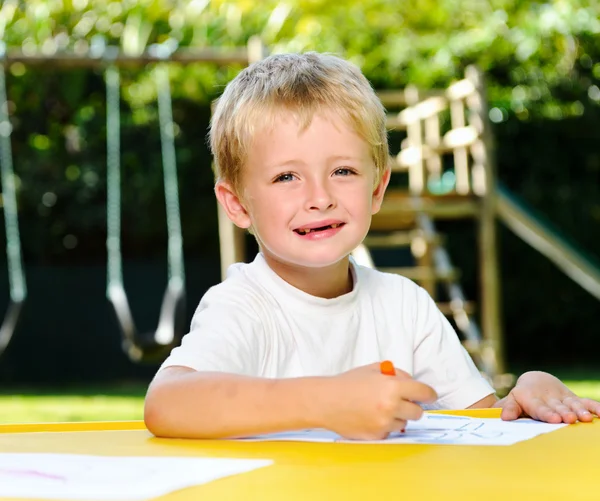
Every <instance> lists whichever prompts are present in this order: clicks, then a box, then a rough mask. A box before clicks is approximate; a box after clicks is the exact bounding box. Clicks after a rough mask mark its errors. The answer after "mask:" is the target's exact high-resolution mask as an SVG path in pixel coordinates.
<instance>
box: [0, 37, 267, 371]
mask: <svg viewBox="0 0 600 501" xmlns="http://www.w3.org/2000/svg"><path fill="white" fill-rule="evenodd" d="M171 42H172V41H167V42H165V43H163V44H160V45H153V46H150V47H149V48H148V50H146V51H145V52H143V53H142V54H134V55H132V54H124V53H122V52H120V51H119V50H118V48H116V47H107V46H105V45H104V43H103V41H102V39H95V40H94V41H93V43H92V46H91V48H90V51H89V53H86V54H74V53H56V54H51V55H48V54H33V55H32V54H24V53H23V52H22V51H19V50H15V51H9V52H7V51H6V50H5V47H4V46H3V45H1V46H0V149H1V152H0V167H1V174H2V195H3V199H4V217H5V228H6V236H7V239H6V240H7V262H8V271H9V282H10V284H9V285H10V298H11V300H10V304H9V306H8V310H7V312H6V314H5V318H4V321H3V324H2V327H1V328H0V354H1V353H2V352H3V351H4V350H5V349H6V347H7V345H8V343H9V342H10V340H11V338H12V336H13V334H14V332H15V329H16V327H17V324H18V320H19V316H20V313H21V311H22V307H23V304H24V302H25V300H26V298H27V289H26V281H25V273H24V269H23V264H22V255H21V244H20V236H19V226H18V217H17V203H16V193H15V184H14V172H13V161H12V160H13V159H12V151H11V143H10V134H11V130H12V127H11V124H10V120H9V116H8V113H7V110H8V106H7V105H6V103H7V102H8V96H7V93H6V84H5V68H6V66H7V65H9V64H12V63H15V62H18V63H22V64H24V65H27V66H51V67H55V68H56V67H62V68H68V69H73V68H88V69H96V70H102V71H103V72H104V75H105V81H106V111H107V113H106V115H107V123H106V129H107V137H106V145H107V156H106V170H107V203H106V207H107V240H106V249H107V285H106V296H107V299H108V300H109V302H110V304H111V305H112V307H113V310H114V312H115V315H116V319H117V322H118V324H119V326H120V329H121V334H122V338H123V343H122V344H123V350H124V351H125V353H126V354H127V356H128V357H129V358H130V359H131V360H132V361H134V362H145V361H149V362H157V361H160V359H161V358H163V357H164V356H166V354H167V353H168V351H169V350H170V349H171V348H172V347H173V346H174V345H175V344H176V343H178V342H179V341H180V340H181V337H182V336H183V335H184V334H185V332H186V329H187V325H186V316H185V301H186V291H185V272H184V259H183V236H182V234H181V219H180V213H179V193H178V185H177V166H176V152H175V144H174V138H175V135H174V130H173V117H172V101H171V92H170V84H169V76H168V63H177V64H191V63H208V62H210V63H215V64H218V65H227V64H242V65H248V64H250V63H251V62H252V61H255V60H257V59H260V58H262V57H264V47H263V44H262V42H261V41H260V40H259V39H258V38H252V39H250V40H249V42H248V45H247V47H245V48H236V49H215V48H210V49H177V48H176V45H174V44H173V43H171ZM146 65H155V67H154V68H153V69H154V78H155V84H156V88H157V96H158V115H159V125H160V138H161V154H162V163H163V174H164V194H165V205H166V215H167V236H168V244H167V245H168V249H167V250H168V252H167V260H168V274H169V277H168V283H167V288H166V290H165V293H164V296H163V302H162V306H161V311H160V315H159V319H158V325H157V328H156V329H155V330H154V331H153V332H149V333H140V332H138V330H137V328H136V325H135V321H134V318H133V315H132V313H131V309H130V306H129V300H128V296H127V291H126V290H125V286H124V283H123V271H122V268H123V263H122V253H121V162H120V157H121V144H120V123H121V118H120V108H119V103H120V89H119V87H120V75H119V67H121V66H128V67H131V66H137V67H140V66H146Z"/></svg>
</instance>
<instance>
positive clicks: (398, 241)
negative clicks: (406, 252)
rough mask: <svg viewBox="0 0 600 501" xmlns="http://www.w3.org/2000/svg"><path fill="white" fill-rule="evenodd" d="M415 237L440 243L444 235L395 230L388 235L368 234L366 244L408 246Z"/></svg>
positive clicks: (373, 245)
mask: <svg viewBox="0 0 600 501" xmlns="http://www.w3.org/2000/svg"><path fill="white" fill-rule="evenodd" d="M415 238H421V239H423V240H425V242H426V243H428V244H431V245H440V243H441V242H442V237H441V236H440V235H437V234H436V235H433V236H428V235H424V234H423V233H422V232H419V231H395V232H393V233H390V234H388V235H367V237H366V238H365V240H364V244H365V245H366V246H367V247H377V248H389V247H408V246H409V245H411V244H412V242H413V241H414V239H415Z"/></svg>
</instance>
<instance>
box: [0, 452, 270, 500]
mask: <svg viewBox="0 0 600 501" xmlns="http://www.w3.org/2000/svg"><path fill="white" fill-rule="evenodd" d="M271 463H272V461H270V460H262V459H211V458H179V457H107V456H85V455H75V454H28V453H27V454H25V453H23V454H21V453H17V454H0V497H17V498H19V497H24V498H40V499H77V500H102V501H110V500H119V501H129V500H131V501H137V500H145V499H150V498H154V497H156V496H162V495H164V494H167V493H169V492H172V491H175V490H178V489H182V488H184V487H189V486H192V485H198V484H204V483H207V482H210V481H212V480H216V479H218V478H222V477H227V476H229V475H236V474H238V473H245V472H248V471H251V470H254V469H257V468H261V467H263V466H267V465H269V464H271Z"/></svg>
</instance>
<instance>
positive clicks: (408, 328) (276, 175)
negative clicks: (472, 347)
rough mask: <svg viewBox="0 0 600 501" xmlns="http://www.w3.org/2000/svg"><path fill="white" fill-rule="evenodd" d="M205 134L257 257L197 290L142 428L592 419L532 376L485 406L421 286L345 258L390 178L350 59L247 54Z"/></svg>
mask: <svg viewBox="0 0 600 501" xmlns="http://www.w3.org/2000/svg"><path fill="white" fill-rule="evenodd" d="M210 142H211V147H212V150H213V154H214V157H215V165H216V173H217V183H216V186H215V193H216V196H217V199H218V201H219V203H220V204H221V205H222V206H223V208H224V210H225V211H226V213H227V215H228V216H229V218H230V219H231V221H233V223H235V224H236V225H237V226H239V227H241V228H245V229H249V230H250V231H251V232H252V233H253V234H254V236H255V237H256V239H257V241H258V244H259V247H260V253H259V254H258V256H257V257H256V259H255V260H254V261H253V262H252V263H250V264H241V263H239V264H236V265H233V266H231V267H230V269H229V270H228V276H227V278H226V280H225V281H224V282H223V283H221V284H219V285H217V286H215V287H213V288H211V289H210V290H209V291H208V292H207V293H206V294H205V296H204V297H203V298H202V300H201V302H200V305H199V307H198V309H197V311H196V313H195V315H194V319H193V321H192V326H191V332H190V333H189V334H188V335H187V336H185V338H184V339H183V342H182V345H181V346H180V347H177V348H175V349H174V350H173V351H172V353H171V355H170V356H169V358H168V359H167V360H166V361H165V362H164V364H163V366H162V367H161V369H160V370H159V372H158V374H157V375H156V377H155V379H154V381H153V382H152V383H151V385H150V388H149V390H148V395H147V397H146V403H145V421H146V425H147V427H148V429H149V430H150V431H151V432H152V433H154V434H155V435H157V436H163V437H190V438H194V437H195V438H219V437H234V436H242V435H253V434H259V433H266V432H277V431H283V430H290V429H300V428H311V427H322V428H327V429H330V430H333V431H335V432H337V433H339V434H341V435H343V436H345V437H348V438H354V439H379V438H383V437H385V436H387V435H388V434H389V433H390V432H392V431H396V430H401V429H403V428H404V427H405V425H406V421H407V420H409V419H418V418H419V417H420V416H421V414H422V412H423V407H428V408H475V407H491V406H499V407H502V408H503V411H502V417H503V418H504V419H516V418H517V417H519V416H521V415H523V414H527V415H529V416H531V417H533V418H536V419H539V420H543V421H548V422H555V423H557V422H562V421H564V422H567V423H572V422H575V421H577V420H578V419H579V420H580V421H591V420H592V419H593V415H592V413H594V414H599V413H600V403H598V402H595V401H592V400H588V399H580V398H578V397H576V396H575V395H574V394H573V393H572V392H570V391H569V390H568V388H567V387H566V386H564V385H563V384H562V383H561V382H560V381H559V380H558V379H556V378H554V377H553V376H551V375H549V374H545V373H540V372H530V373H526V374H524V375H523V376H521V378H519V380H518V382H517V385H516V387H515V388H514V389H513V390H512V391H511V393H510V394H509V395H508V396H507V397H506V398H504V399H503V400H501V401H497V399H496V397H495V395H494V391H493V389H492V388H491V387H490V386H489V384H488V383H487V382H486V381H485V380H484V379H483V378H482V377H481V375H480V374H479V372H478V371H477V369H476V368H475V366H474V364H473V362H472V361H471V359H470V358H469V357H468V355H467V353H466V351H465V350H464V349H463V348H462V346H461V345H460V342H459V340H458V338H457V336H456V334H455V333H454V331H453V330H452V327H451V326H450V324H449V323H448V321H447V320H446V319H445V318H444V317H443V315H442V314H441V313H440V312H439V310H438V309H437V308H436V306H435V303H434V302H433V300H432V299H431V298H430V297H429V296H428V295H427V293H426V292H425V291H424V290H423V289H421V288H420V287H418V286H417V285H416V284H414V283H413V282H411V281H410V280H407V279H405V278H402V277H400V276H396V275H390V274H385V273H381V272H379V271H376V270H372V269H368V268H364V267H361V266H358V265H356V264H355V263H353V261H352V259H351V258H350V257H349V255H350V252H351V251H352V250H353V249H354V248H355V247H356V246H357V245H358V244H359V243H360V242H361V241H362V240H363V238H364V237H365V236H366V234H367V231H368V229H369V225H370V222H371V216H372V214H374V213H376V212H377V211H378V210H379V208H380V206H381V202H382V199H383V195H384V192H385V189H386V187H387V184H388V182H389V179H390V170H389V168H388V144H387V135H386V129H385V112H384V109H383V107H382V105H381V103H380V102H379V100H378V99H377V97H376V95H375V93H374V92H373V90H372V88H371V86H370V84H369V83H368V81H367V80H366V78H365V77H364V76H363V75H362V73H361V72H360V71H359V70H358V69H357V68H355V67H354V66H353V65H351V64H349V63H348V62H346V61H344V60H342V59H340V58H337V57H334V56H331V55H321V54H316V53H307V54H303V55H299V54H283V55H274V56H270V57H268V58H266V59H264V60H262V61H260V62H258V63H255V64H254V65H252V66H250V67H248V68H246V69H245V70H244V71H242V72H241V73H240V74H239V75H238V76H237V77H236V78H235V79H234V80H233V81H232V82H231V83H230V84H229V85H228V86H227V87H226V89H225V91H224V93H223V96H222V97H221V98H220V100H219V102H218V105H217V107H216V110H215V114H214V116H213V121H212V126H211V132H210ZM383 359H390V360H392V361H393V362H394V365H395V366H396V368H397V369H396V375H395V376H389V375H383V374H381V372H380V369H379V361H381V360H383Z"/></svg>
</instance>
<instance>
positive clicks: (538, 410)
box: [529, 399, 562, 424]
mask: <svg viewBox="0 0 600 501" xmlns="http://www.w3.org/2000/svg"><path fill="white" fill-rule="evenodd" d="M529 415H530V416H531V417H532V418H534V419H537V420H539V421H544V422H545V423H553V424H558V423H562V416H561V415H560V414H559V413H558V412H556V411H555V410H554V409H553V408H552V407H550V406H549V405H547V404H546V403H545V402H543V401H541V400H539V399H536V403H535V404H533V405H532V410H531V412H530V413H529Z"/></svg>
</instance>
